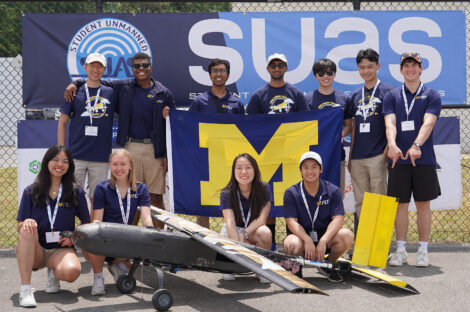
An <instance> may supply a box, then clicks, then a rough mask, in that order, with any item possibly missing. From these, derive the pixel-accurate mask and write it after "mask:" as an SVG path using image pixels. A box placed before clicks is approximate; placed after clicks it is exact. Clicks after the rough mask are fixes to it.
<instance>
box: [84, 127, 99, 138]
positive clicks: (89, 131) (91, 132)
mask: <svg viewBox="0 0 470 312" xmlns="http://www.w3.org/2000/svg"><path fill="white" fill-rule="evenodd" d="M85 135H86V136H98V127H93V126H86V127H85Z"/></svg>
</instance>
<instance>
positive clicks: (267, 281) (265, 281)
mask: <svg viewBox="0 0 470 312" xmlns="http://www.w3.org/2000/svg"><path fill="white" fill-rule="evenodd" d="M256 277H257V278H258V279H259V282H260V283H261V284H269V283H271V281H270V280H268V279H267V278H264V277H262V276H261V275H259V274H256Z"/></svg>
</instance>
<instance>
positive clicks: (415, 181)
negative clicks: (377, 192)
mask: <svg viewBox="0 0 470 312" xmlns="http://www.w3.org/2000/svg"><path fill="white" fill-rule="evenodd" d="M412 193H413V198H414V200H415V201H419V202H425V201H430V200H433V199H436V198H437V197H439V196H440V195H441V187H440V186H439V180H438V178H437V172H436V166H435V165H416V167H413V166H412V165H411V164H410V165H408V164H396V165H395V168H391V165H390V164H389V165H388V187H387V195H388V196H393V197H397V198H398V202H399V203H409V202H410V199H411V194H412Z"/></svg>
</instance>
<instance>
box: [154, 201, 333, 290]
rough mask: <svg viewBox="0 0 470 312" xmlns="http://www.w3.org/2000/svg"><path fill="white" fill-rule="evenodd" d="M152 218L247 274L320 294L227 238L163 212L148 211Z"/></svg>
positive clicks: (292, 288)
mask: <svg viewBox="0 0 470 312" xmlns="http://www.w3.org/2000/svg"><path fill="white" fill-rule="evenodd" d="M151 211H152V217H154V218H155V219H157V220H159V221H161V222H163V223H165V224H167V225H168V226H171V227H173V228H174V229H176V230H177V231H180V232H183V233H186V234H188V235H190V236H191V237H192V238H193V239H194V240H197V241H198V242H200V243H202V244H204V245H205V246H207V247H209V248H211V249H214V250H216V251H217V252H218V253H220V254H222V255H224V256H225V257H227V258H229V259H230V260H232V261H233V262H236V263H238V264H240V265H242V266H244V267H246V268H248V269H249V270H251V271H253V272H254V273H257V274H259V275H261V276H262V277H264V278H266V279H268V280H270V281H272V282H273V283H275V284H277V285H279V286H280V287H282V288H284V289H285V290H287V291H290V292H313V291H315V292H318V293H321V294H324V295H327V294H326V293H325V292H324V291H323V290H321V289H320V288H318V287H315V286H313V285H312V284H310V283H308V282H306V281H304V280H303V279H301V278H299V277H297V276H295V275H294V274H292V273H291V272H288V271H286V270H285V269H284V268H283V267H281V266H280V265H278V264H276V263H275V262H273V261H271V260H269V259H267V258H266V257H264V256H262V255H260V254H259V253H257V252H255V251H253V250H250V249H248V248H246V247H244V246H242V245H241V244H240V243H239V242H235V241H233V240H231V239H229V238H228V237H225V236H222V235H220V234H219V233H216V232H214V231H211V230H209V229H206V228H205V227H202V226H199V225H198V224H195V223H193V222H191V221H188V220H186V219H184V218H181V217H179V216H177V215H175V214H172V213H170V212H167V211H165V210H162V209H159V208H156V207H153V206H152V207H151Z"/></svg>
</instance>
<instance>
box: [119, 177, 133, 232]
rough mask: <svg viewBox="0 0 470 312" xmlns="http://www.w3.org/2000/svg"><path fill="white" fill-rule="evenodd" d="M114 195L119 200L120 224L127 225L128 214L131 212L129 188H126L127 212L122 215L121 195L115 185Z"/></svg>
mask: <svg viewBox="0 0 470 312" xmlns="http://www.w3.org/2000/svg"><path fill="white" fill-rule="evenodd" d="M116 194H117V197H118V199H119V208H121V216H122V222H123V223H124V224H127V223H128V222H129V213H130V211H131V187H130V186H129V187H128V188H127V211H126V213H124V206H123V205H122V198H121V194H120V193H119V187H117V185H116Z"/></svg>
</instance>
